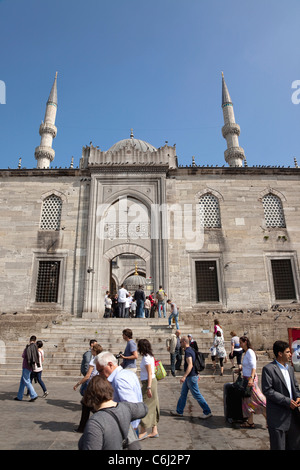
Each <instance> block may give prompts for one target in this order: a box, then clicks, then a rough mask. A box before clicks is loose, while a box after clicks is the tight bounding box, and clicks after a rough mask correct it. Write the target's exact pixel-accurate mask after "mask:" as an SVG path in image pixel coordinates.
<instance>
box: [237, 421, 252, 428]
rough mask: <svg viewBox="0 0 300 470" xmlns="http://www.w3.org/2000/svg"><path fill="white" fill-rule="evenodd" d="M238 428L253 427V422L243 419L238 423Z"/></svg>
mask: <svg viewBox="0 0 300 470" xmlns="http://www.w3.org/2000/svg"><path fill="white" fill-rule="evenodd" d="M240 428H249V429H254V428H255V426H254V423H252V424H251V423H249V421H248V420H247V421H245V422H244V423H243V424H241V425H240Z"/></svg>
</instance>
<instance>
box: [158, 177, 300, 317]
mask: <svg viewBox="0 0 300 470" xmlns="http://www.w3.org/2000/svg"><path fill="white" fill-rule="evenodd" d="M285 170H286V171H283V170H280V171H276V170H273V169H258V168H240V169H233V168H224V169H202V168H195V169H194V168H191V169H182V170H181V169H179V170H178V171H177V172H175V171H172V172H170V173H169V176H170V178H169V179H168V180H167V186H166V191H167V203H168V205H169V206H170V207H172V206H173V207H175V206H176V205H177V209H176V210H177V212H176V211H175V215H174V220H175V222H174V224H175V236H173V238H170V240H169V244H168V259H169V273H170V276H169V286H168V294H169V295H170V296H171V297H172V298H173V300H175V301H176V302H177V304H178V305H179V306H180V307H182V308H185V307H190V308H192V307H193V308H195V307H197V306H199V304H197V295H196V280H195V261H196V260H205V259H214V260H216V262H217V269H218V282H219V294H220V300H219V302H217V303H215V304H209V303H207V304H205V305H204V306H203V307H204V308H207V309H211V310H213V309H234V310H237V309H240V308H244V309H247V308H250V309H267V310H268V309H270V307H271V306H272V305H273V304H275V303H278V301H277V300H276V298H275V293H274V287H273V278H272V272H271V261H270V260H271V259H272V257H279V258H289V259H291V262H292V266H293V269H294V281H295V287H296V299H295V300H297V301H300V298H299V290H300V289H299V266H298V258H299V256H300V207H299V201H300V185H299V176H300V172H299V171H298V170H288V169H285ZM269 192H272V193H273V194H275V195H277V196H278V197H279V198H280V199H281V202H282V206H283V211H284V216H285V221H286V228H267V227H266V223H265V219H264V209H263V205H262V200H261V199H262V197H263V196H264V195H266V194H268V193H269ZM206 193H211V194H213V195H214V196H215V197H216V198H217V199H218V201H219V207H220V215H221V228H212V229H205V230H204V233H203V237H202V238H200V239H199V240H197V241H196V243H194V244H193V243H190V241H189V240H188V238H190V240H191V239H192V232H191V233H187V232H186V230H185V226H183V223H185V222H186V220H187V218H188V215H189V214H188V212H186V210H185V211H184V207H188V205H191V209H190V210H191V213H192V221H193V227H192V228H193V230H195V227H196V221H197V218H199V198H200V197H201V196H202V195H203V194H206ZM183 211H184V212H183ZM183 213H184V217H182V214H183ZM176 224H177V225H176ZM180 230H181V232H182V233H183V235H182V236H180V237H178V236H177V237H176V234H177V235H178V234H179V233H181V232H180ZM249 306H250V307H249Z"/></svg>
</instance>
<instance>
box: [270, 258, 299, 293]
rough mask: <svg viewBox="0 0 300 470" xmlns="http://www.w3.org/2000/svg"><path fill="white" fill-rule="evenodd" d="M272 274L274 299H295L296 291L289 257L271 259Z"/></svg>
mask: <svg viewBox="0 0 300 470" xmlns="http://www.w3.org/2000/svg"><path fill="white" fill-rule="evenodd" d="M271 266H272V274H273V282H274V291H275V298H276V300H295V299H296V291H295V283H294V276H293V269H292V264H291V260H290V259H272V260H271Z"/></svg>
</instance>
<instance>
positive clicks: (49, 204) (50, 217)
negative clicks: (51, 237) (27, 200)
mask: <svg viewBox="0 0 300 470" xmlns="http://www.w3.org/2000/svg"><path fill="white" fill-rule="evenodd" d="M61 210H62V200H61V198H60V197H58V196H56V195H55V194H51V195H50V196H48V197H47V198H46V199H44V201H43V206H42V216H41V223H40V229H41V230H59V229H60V219H61Z"/></svg>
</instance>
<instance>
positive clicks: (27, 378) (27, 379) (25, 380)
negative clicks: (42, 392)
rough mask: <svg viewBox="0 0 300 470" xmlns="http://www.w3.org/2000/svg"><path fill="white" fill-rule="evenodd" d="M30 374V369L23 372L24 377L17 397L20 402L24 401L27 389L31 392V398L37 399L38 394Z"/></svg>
mask: <svg viewBox="0 0 300 470" xmlns="http://www.w3.org/2000/svg"><path fill="white" fill-rule="evenodd" d="M30 374H31V370H28V369H23V370H22V377H21V381H20V387H19V391H18V395H17V397H18V400H23V395H24V390H25V387H27V390H28V391H29V395H30V398H35V397H37V393H36V391H35V390H34V388H33V386H32V384H31V380H30Z"/></svg>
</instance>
